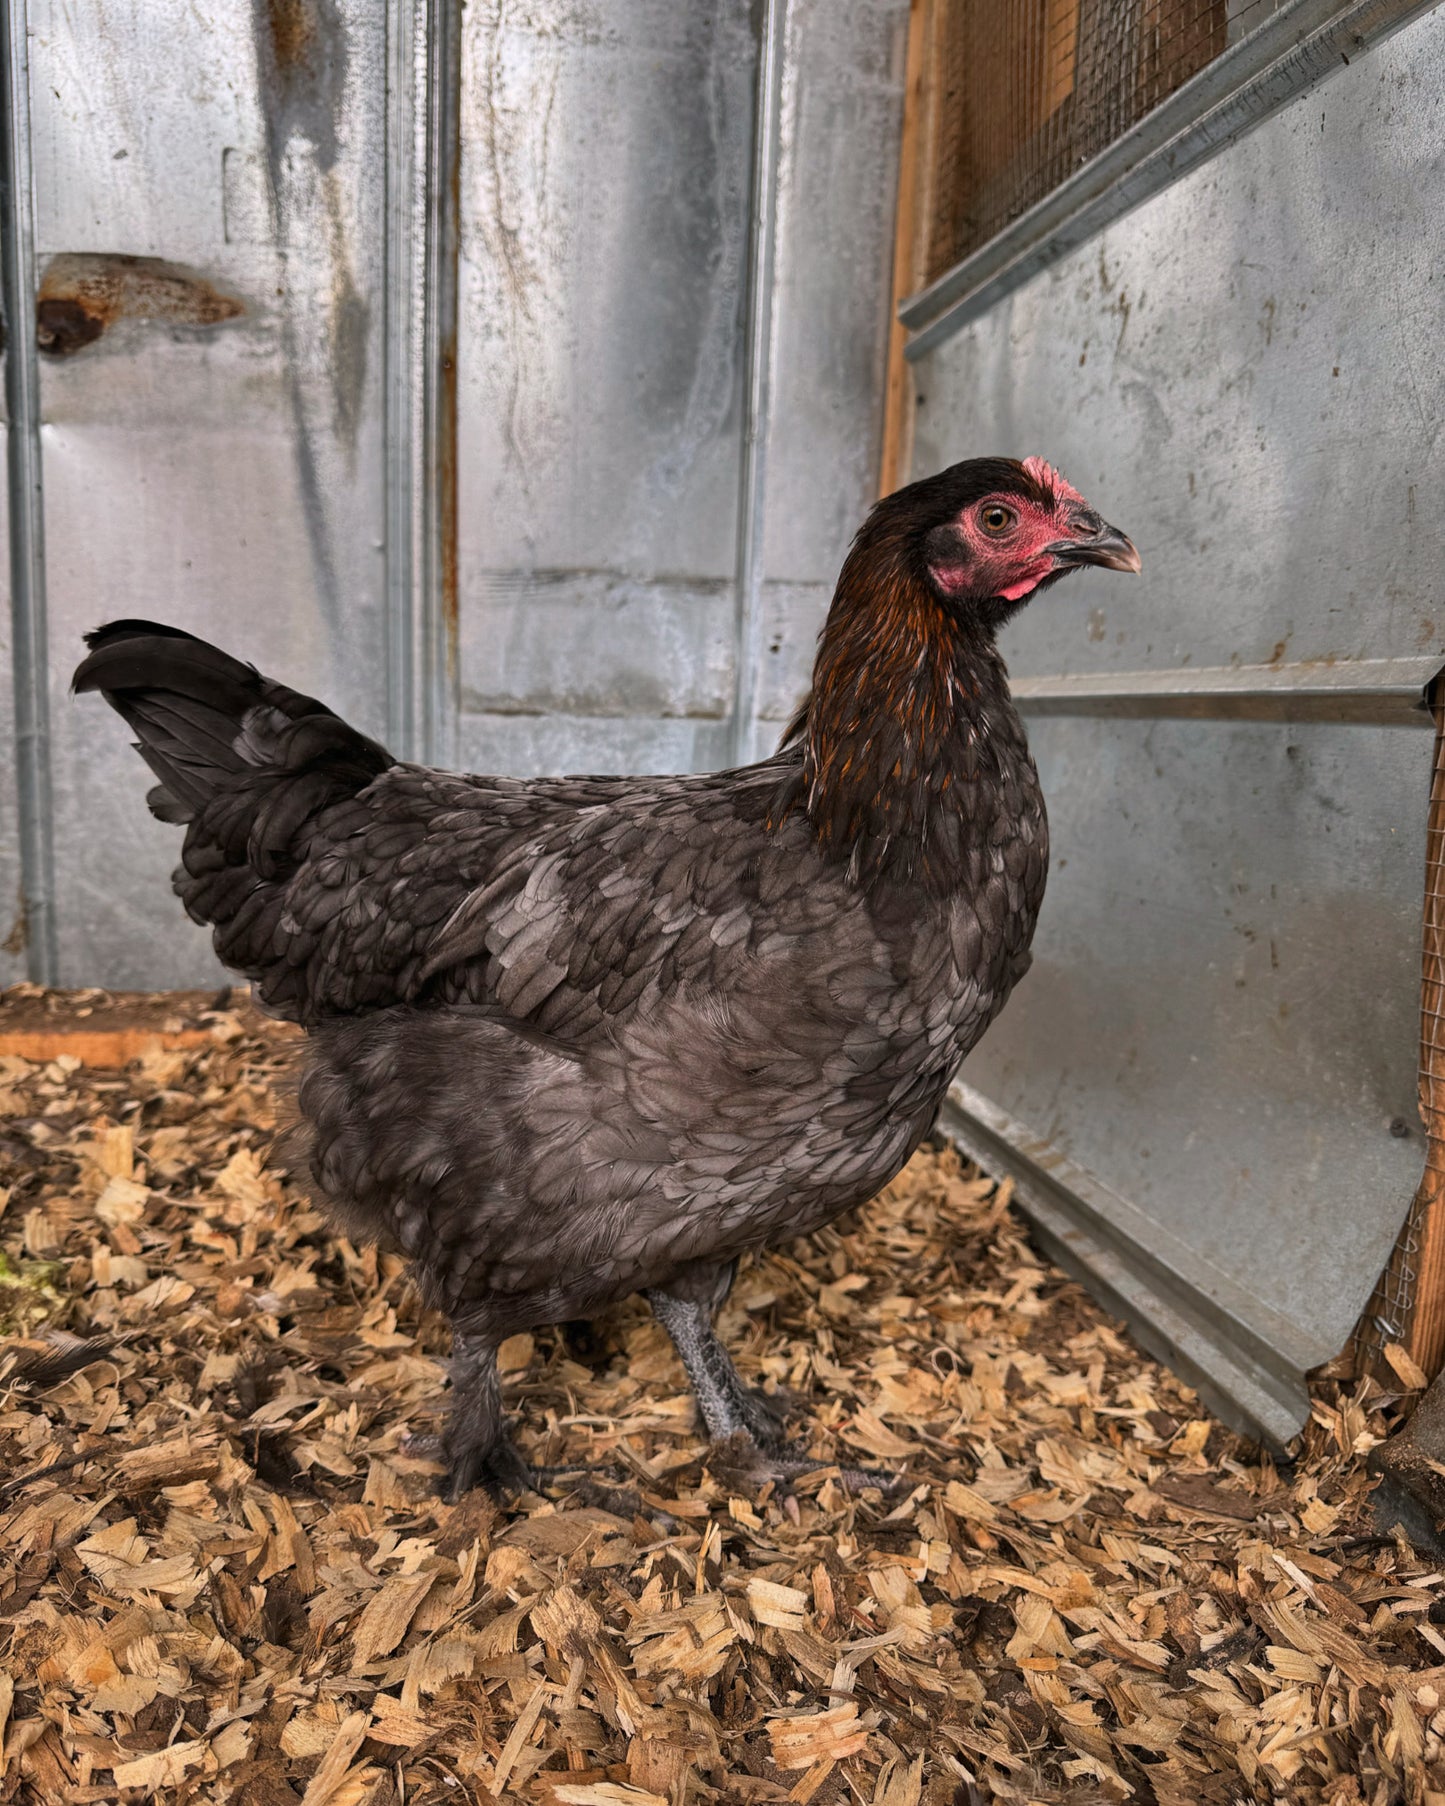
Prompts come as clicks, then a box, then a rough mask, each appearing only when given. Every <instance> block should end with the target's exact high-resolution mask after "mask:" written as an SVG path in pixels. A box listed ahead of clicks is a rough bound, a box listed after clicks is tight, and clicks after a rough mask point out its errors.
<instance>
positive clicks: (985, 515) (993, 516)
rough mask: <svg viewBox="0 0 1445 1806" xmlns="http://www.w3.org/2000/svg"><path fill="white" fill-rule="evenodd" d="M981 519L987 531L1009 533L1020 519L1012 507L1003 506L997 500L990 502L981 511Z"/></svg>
mask: <svg viewBox="0 0 1445 1806" xmlns="http://www.w3.org/2000/svg"><path fill="white" fill-rule="evenodd" d="M978 518H979V520H980V522H981V523H982V525H983V530H984V532H985V533H1007V532H1008V530H1009V528H1010V527H1011V526H1012V525H1013V524H1014V522H1015V521H1016V520H1017V519H1018V516H1017V515H1016V514H1015V513H1014V511H1013V509H1012V508H1001V507H1000V506H999V505H998V503H997V502H994V503H992V504H990V506H989V507H987V508H984V509H982V510H981V511H980V513H979V517H978Z"/></svg>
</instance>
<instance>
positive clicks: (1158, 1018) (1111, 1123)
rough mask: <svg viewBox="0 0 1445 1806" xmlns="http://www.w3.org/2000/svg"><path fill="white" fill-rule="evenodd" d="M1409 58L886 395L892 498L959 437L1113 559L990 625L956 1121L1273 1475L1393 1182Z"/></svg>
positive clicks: (1408, 1095)
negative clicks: (988, 721) (1015, 695)
mask: <svg viewBox="0 0 1445 1806" xmlns="http://www.w3.org/2000/svg"><path fill="white" fill-rule="evenodd" d="M1442 59H1445V13H1442V12H1439V11H1436V12H1432V13H1430V14H1429V15H1427V16H1425V17H1422V18H1419V19H1417V20H1416V21H1415V22H1414V23H1412V24H1409V25H1407V26H1406V27H1405V28H1404V29H1403V30H1401V31H1400V32H1399V33H1398V35H1397V36H1395V37H1393V38H1391V39H1390V40H1389V41H1388V42H1384V43H1380V44H1378V45H1376V46H1375V47H1374V48H1373V49H1371V50H1369V51H1368V52H1366V53H1364V54H1358V55H1355V56H1354V57H1352V59H1351V61H1350V64H1349V66H1348V67H1341V68H1340V73H1339V74H1338V75H1335V76H1333V77H1332V79H1330V80H1329V81H1328V82H1327V83H1325V84H1324V85H1322V86H1318V87H1311V88H1309V89H1308V90H1307V91H1306V92H1304V93H1303V94H1302V95H1301V96H1300V97H1299V98H1298V99H1296V100H1295V101H1294V102H1293V104H1292V105H1290V106H1289V107H1288V109H1287V110H1285V111H1283V112H1280V113H1278V114H1277V115H1276V116H1275V117H1274V118H1273V119H1271V120H1269V121H1267V122H1266V123H1265V124H1263V125H1261V126H1259V127H1258V129H1257V130H1255V131H1254V132H1253V133H1252V134H1250V135H1249V136H1247V137H1244V138H1242V139H1241V140H1239V141H1238V142H1237V143H1235V144H1233V145H1231V146H1230V147H1229V148H1227V149H1226V150H1224V151H1222V152H1220V153H1219V154H1217V155H1216V156H1214V158H1213V159H1212V160H1211V161H1209V162H1207V163H1206V164H1204V165H1203V167H1201V168H1198V169H1196V170H1195V171H1194V172H1193V173H1192V174H1191V175H1189V176H1187V177H1186V178H1185V179H1183V180H1182V181H1179V182H1177V183H1175V184H1174V185H1173V186H1171V187H1168V188H1166V189H1165V190H1164V191H1163V192H1162V193H1159V194H1157V195H1156V196H1155V197H1154V198H1153V199H1152V200H1149V201H1147V202H1145V204H1144V205H1143V206H1141V207H1140V208H1138V210H1137V211H1135V212H1133V213H1132V214H1130V215H1129V216H1128V217H1127V218H1125V219H1123V220H1121V221H1119V222H1118V223H1116V224H1113V225H1111V226H1109V227H1108V229H1107V230H1105V231H1104V232H1102V233H1101V234H1099V235H1097V236H1096V237H1094V238H1092V239H1091V240H1090V241H1089V242H1088V243H1087V244H1086V245H1084V246H1082V247H1081V248H1079V249H1077V250H1075V251H1073V252H1072V253H1071V254H1069V255H1067V256H1065V257H1063V258H1062V259H1061V260H1060V261H1058V262H1056V263H1055V264H1054V265H1053V267H1051V268H1050V269H1048V270H1047V271H1046V272H1045V273H1043V274H1039V275H1036V276H1034V277H1032V278H1031V279H1030V280H1029V281H1027V282H1026V283H1025V284H1024V285H1023V286H1021V287H1018V288H1017V289H1015V290H1014V291H1013V292H1012V293H1011V294H1010V295H1009V296H1008V297H1007V298H1006V299H1004V300H1002V301H999V302H997V303H996V304H995V305H993V306H991V307H989V308H988V309H987V310H986V311H985V312H984V313H982V315H980V316H979V317H976V318H974V319H973V320H971V321H970V322H969V323H968V324H966V325H964V326H963V327H962V329H961V330H959V331H958V332H957V333H956V334H955V335H954V336H952V337H951V338H948V339H947V340H946V341H945V342H944V343H942V344H940V345H938V346H936V348H934V349H933V350H931V351H929V352H928V353H927V354H926V355H924V356H923V357H921V358H920V359H918V361H917V362H916V363H915V364H914V365H913V376H914V379H915V382H916V388H917V394H918V403H919V406H918V415H917V439H916V468H917V470H918V472H919V473H922V472H924V471H928V470H933V469H936V468H938V467H939V466H941V465H945V464H947V463H949V462H951V461H952V460H953V459H955V458H957V457H960V456H963V455H965V454H966V453H967V452H969V451H971V450H973V449H975V448H976V447H977V445H978V441H979V436H980V431H981V430H986V432H987V436H988V438H989V440H990V442H991V444H993V445H995V446H996V447H997V448H998V449H1000V450H1003V451H1008V452H1014V453H1018V454H1024V453H1028V452H1041V453H1044V454H1045V455H1047V456H1048V457H1050V458H1052V459H1054V460H1055V461H1057V462H1058V463H1059V465H1060V466H1061V467H1062V468H1063V469H1064V470H1065V471H1066V472H1067V474H1068V476H1069V477H1070V479H1071V480H1072V481H1073V482H1075V483H1076V484H1077V485H1078V486H1079V487H1080V488H1081V489H1082V490H1083V492H1084V493H1085V494H1086V495H1088V496H1089V497H1090V499H1091V500H1092V501H1094V502H1095V503H1097V505H1098V506H1099V507H1100V508H1101V509H1102V510H1103V511H1104V512H1105V514H1106V515H1107V517H1108V518H1109V519H1111V520H1115V521H1117V522H1119V523H1120V524H1121V525H1122V526H1123V527H1124V528H1125V529H1127V530H1128V531H1129V532H1130V533H1131V534H1133V535H1134V536H1135V538H1136V540H1137V542H1138V544H1139V547H1140V550H1141V552H1142V554H1143V558H1144V576H1143V580H1142V583H1141V584H1140V585H1138V586H1135V587H1134V588H1132V589H1131V590H1130V592H1129V593H1128V594H1127V595H1126V594H1124V593H1123V590H1122V589H1121V587H1120V586H1119V585H1118V584H1117V582H1115V583H1112V584H1111V583H1109V582H1108V581H1107V580H1105V579H1102V578H1097V577H1094V576H1090V577H1087V578H1083V579H1072V580H1071V581H1070V583H1069V584H1068V585H1067V586H1065V587H1064V588H1062V589H1060V590H1059V591H1057V592H1054V593H1051V594H1050V595H1049V596H1047V597H1046V598H1044V599H1043V600H1042V601H1041V602H1040V603H1038V604H1036V605H1035V606H1034V607H1032V608H1030V609H1028V610H1026V611H1025V613H1024V614H1023V615H1022V616H1021V617H1020V619H1019V621H1018V623H1017V624H1016V625H1015V626H1013V627H1011V628H1010V629H1009V632H1008V636H1007V645H1006V652H1007V655H1008V658H1009V661H1010V665H1011V668H1012V670H1013V672H1014V674H1015V678H1016V679H1017V680H1019V681H1018V684H1017V687H1018V688H1019V689H1020V690H1021V691H1023V692H1024V693H1025V695H1026V699H1027V700H1026V707H1027V708H1028V710H1029V712H1030V717H1031V718H1030V722H1029V731H1030V738H1031V741H1032V743H1033V745H1034V749H1035V752H1036V755H1037V758H1038V761H1039V765H1040V769H1041V773H1042V776H1043V782H1044V789H1045V793H1046V795H1047V797H1048V801H1049V813H1050V817H1051V821H1052V824H1053V831H1054V845H1055V852H1054V862H1053V871H1052V875H1051V878H1050V886H1049V895H1048V898H1047V901H1046V904H1045V907H1044V911H1043V917H1042V922H1041V926H1040V930H1039V936H1038V940H1037V943H1036V947H1035V964H1034V968H1033V971H1032V973H1031V974H1030V976H1029V978H1028V980H1027V982H1026V983H1025V984H1024V985H1023V986H1022V987H1021V989H1020V991H1019V993H1018V995H1017V997H1016V998H1015V1000H1014V1001H1013V1002H1012V1003H1011V1005H1010V1007H1009V1010H1008V1011H1007V1012H1006V1013H1005V1015H1004V1016H1003V1018H1002V1019H1001V1020H1000V1022H999V1023H998V1025H997V1026H996V1027H995V1028H994V1030H993V1031H992V1033H991V1034H990V1036H989V1038H988V1039H987V1041H986V1042H985V1043H984V1044H983V1046H982V1047H981V1048H980V1049H979V1050H978V1052H977V1053H975V1054H974V1055H973V1056H972V1057H971V1058H970V1059H969V1060H968V1062H967V1063H966V1065H965V1068H964V1071H963V1075H962V1079H963V1085H962V1088H961V1090H960V1091H959V1094H958V1096H959V1102H960V1105H961V1114H960V1116H959V1117H958V1118H957V1119H956V1120H957V1122H958V1125H959V1127H960V1129H961V1131H962V1133H963V1134H964V1137H965V1139H967V1140H969V1141H971V1142H972V1144H973V1145H975V1146H976V1147H978V1148H980V1149H982V1150H984V1151H985V1152H986V1153H987V1154H988V1156H989V1157H990V1158H991V1159H992V1160H993V1161H994V1162H995V1164H1002V1165H1003V1166H1005V1167H1011V1168H1012V1169H1013V1170H1015V1171H1017V1172H1018V1173H1019V1175H1020V1177H1021V1179H1022V1180H1023V1181H1024V1185H1025V1189H1026V1191H1027V1192H1028V1195H1029V1199H1030V1207H1031V1208H1032V1209H1033V1210H1034V1213H1035V1215H1036V1218H1037V1220H1038V1221H1039V1222H1040V1223H1041V1225H1042V1226H1043V1227H1044V1228H1045V1230H1046V1231H1047V1232H1048V1233H1049V1234H1050V1235H1051V1236H1052V1237H1053V1238H1054V1240H1055V1242H1056V1245H1058V1246H1060V1247H1061V1248H1062V1249H1064V1250H1065V1251H1066V1252H1068V1253H1070V1254H1071V1255H1072V1257H1073V1258H1074V1260H1075V1261H1076V1262H1077V1263H1078V1264H1079V1265H1081V1266H1082V1267H1083V1268H1084V1269H1085V1270H1086V1271H1087V1272H1088V1273H1089V1275H1090V1277H1091V1280H1092V1281H1093V1283H1094V1284H1095V1285H1096V1286H1098V1287H1099V1288H1100V1289H1102V1290H1103V1291H1104V1292H1105V1293H1106V1294H1109V1295H1111V1296H1112V1297H1113V1298H1114V1299H1115V1300H1116V1302H1118V1303H1119V1305H1120V1308H1121V1309H1125V1310H1128V1311H1129V1312H1131V1313H1132V1314H1133V1315H1134V1317H1135V1320H1136V1322H1138V1323H1139V1325H1140V1326H1141V1328H1142V1329H1143V1330H1144V1332H1145V1333H1146V1335H1148V1336H1149V1337H1150V1338H1151V1339H1152V1340H1153V1341H1154V1343H1155V1345H1156V1346H1158V1347H1160V1348H1162V1349H1163V1350H1164V1351H1165V1352H1167V1353H1168V1354H1169V1355H1170V1356H1171V1357H1172V1358H1174V1359H1176V1360H1178V1361H1180V1362H1182V1364H1183V1365H1185V1366H1186V1368H1188V1369H1190V1370H1191V1371H1193V1372H1194V1373H1195V1374H1197V1375H1198V1376H1200V1377H1201V1378H1202V1379H1203V1380H1205V1381H1206V1382H1207V1383H1208V1384H1209V1385H1210V1386H1211V1387H1212V1389H1213V1392H1214V1395H1215V1396H1216V1397H1217V1398H1222V1399H1223V1401H1224V1403H1225V1405H1226V1408H1227V1409H1228V1410H1229V1411H1230V1412H1231V1414H1232V1415H1233V1416H1234V1417H1235V1418H1236V1419H1237V1420H1239V1421H1242V1422H1245V1423H1248V1424H1251V1425H1253V1426H1254V1427H1256V1428H1258V1429H1262V1430H1264V1431H1266V1432H1267V1433H1269V1434H1271V1435H1274V1436H1276V1437H1280V1438H1283V1437H1286V1436H1288V1435H1289V1434H1290V1433H1291V1432H1292V1431H1293V1429H1294V1428H1295V1427H1297V1426H1298V1424H1299V1423H1300V1422H1302V1420H1303V1417H1304V1415H1305V1412H1306V1410H1307V1400H1306V1395H1305V1390H1304V1384H1303V1375H1304V1372H1305V1371H1306V1370H1307V1369H1308V1368H1309V1367H1311V1366H1312V1365H1314V1364H1315V1363H1317V1362H1320V1361H1324V1360H1326V1359H1328V1358H1329V1357H1331V1356H1333V1355H1334V1354H1335V1353H1336V1352H1337V1351H1338V1350H1339V1349H1340V1348H1341V1346H1342V1345H1343V1344H1344V1343H1345V1342H1346V1340H1347V1339H1348V1337H1349V1334H1350V1331H1351V1328H1352V1327H1353V1325H1354V1322H1355V1319H1356V1317H1357V1316H1358V1314H1359V1312H1360V1311H1361V1310H1362V1308H1363V1307H1364V1305H1365V1303H1366V1300H1367V1299H1368V1297H1369V1293H1370V1288H1371V1286H1372V1284H1373V1283H1374V1280H1375V1278H1376V1276H1377V1275H1378V1273H1379V1272H1380V1270H1381V1268H1382V1266H1383V1265H1384V1263H1385V1261H1386V1259H1387V1257H1388V1255H1389V1252H1390V1249H1391V1246H1392V1244H1393V1242H1394V1239H1395V1236H1396V1233H1397V1232H1398V1230H1399V1228H1400V1226H1401V1223H1402V1221H1403V1220H1404V1216H1405V1212H1406V1208H1407V1205H1408V1203H1409V1200H1410V1197H1411V1193H1412V1191H1413V1190H1414V1187H1415V1184H1416V1181H1417V1180H1418V1178H1419V1175H1420V1170H1421V1164H1422V1157H1423V1144H1422V1133H1421V1124H1420V1118H1419V1114H1418V1111H1417V1108H1416V1095H1415V1094H1416V1070H1417V1060H1418V1054H1419V1046H1420V1031H1419V1009H1420V919H1421V904H1422V897H1423V885H1424V852H1425V825H1426V810H1427V803H1428V796H1429V781H1430V772H1431V762H1432V735H1431V733H1430V731H1429V730H1430V719H1429V716H1428V715H1426V714H1424V713H1421V712H1419V711H1418V710H1417V711H1414V712H1413V713H1412V711H1411V709H1410V707H1409V703H1410V702H1411V700H1416V701H1418V698H1419V696H1420V693H1421V690H1422V688H1423V685H1424V683H1425V682H1426V680H1427V679H1428V678H1429V676H1430V675H1431V673H1432V672H1433V671H1434V670H1435V669H1436V668H1437V667H1438V666H1439V665H1440V664H1441V662H1442V660H1445V613H1442V606H1441V595H1440V586H1441V576H1440V573H1441V571H1442V569H1445V516H1442V512H1441V508H1440V505H1439V498H1440V495H1441V493H1442V488H1445V450H1442V446H1441V441H1440V430H1439V429H1440V398H1441V394H1442V386H1445V341H1442V337H1441V334H1440V332H1439V330H1438V326H1439V318H1440V298H1439V293H1438V289H1439V281H1438V269H1437V264H1438V257H1437V255H1436V248H1435V242H1434V241H1435V236H1436V235H1435V233H1434V231H1433V228H1432V227H1431V226H1430V225H1429V223H1428V222H1430V221H1431V220H1433V219H1434V218H1435V216H1436V215H1437V214H1438V213H1439V211H1440V208H1441V206H1442V204H1445V158H1442V155H1441V145H1442V144H1445V91H1442V88H1441V84H1440V81H1439V70H1440V68H1441V67H1442ZM1191 716H1192V717H1195V718H1193V719H1190V718H1185V717H1191ZM1385 721H1393V722H1395V723H1397V725H1389V726H1386V725H1374V723H1382V722H1385ZM1410 722H1413V723H1414V724H1415V725H1400V724H1408V723H1410Z"/></svg>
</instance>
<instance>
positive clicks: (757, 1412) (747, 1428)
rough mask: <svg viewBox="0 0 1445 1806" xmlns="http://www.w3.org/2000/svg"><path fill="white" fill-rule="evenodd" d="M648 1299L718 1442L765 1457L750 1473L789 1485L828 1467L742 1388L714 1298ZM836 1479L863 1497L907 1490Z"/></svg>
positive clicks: (867, 1472)
mask: <svg viewBox="0 0 1445 1806" xmlns="http://www.w3.org/2000/svg"><path fill="white" fill-rule="evenodd" d="M731 1279H732V1270H731V1268H729V1269H728V1270H727V1274H726V1279H725V1281H724V1282H723V1283H722V1284H721V1286H720V1294H721V1296H722V1297H726V1295H727V1286H728V1284H729V1283H730V1282H731ZM646 1298H647V1302H648V1303H649V1304H650V1305H651V1306H652V1310H653V1315H654V1316H655V1317H656V1318H657V1320H658V1322H659V1323H660V1324H661V1325H662V1327H663V1328H664V1329H665V1330H666V1331H667V1333H668V1335H669V1336H671V1337H672V1342H673V1346H674V1347H675V1348H676V1349H677V1352H678V1354H679V1355H680V1356H681V1357H682V1364H683V1366H684V1367H685V1368H686V1369H687V1377H688V1379H689V1380H691V1382H692V1389H693V1391H694V1392H695V1393H696V1394H697V1402H698V1407H699V1409H700V1410H701V1412H702V1420H703V1422H704V1423H705V1424H706V1425H707V1431H708V1435H709V1436H711V1437H712V1439H713V1441H714V1442H723V1441H726V1439H727V1438H728V1437H730V1436H736V1435H738V1434H739V1432H741V1433H742V1434H743V1435H744V1436H746V1437H747V1438H748V1440H749V1441H750V1442H751V1443H752V1444H753V1445H754V1447H755V1448H756V1449H757V1450H758V1451H759V1456H760V1458H759V1459H758V1460H756V1461H749V1462H748V1463H747V1464H746V1465H747V1469H748V1471H749V1472H750V1473H752V1474H753V1475H754V1476H760V1477H766V1478H770V1479H773V1480H777V1481H780V1482H781V1483H782V1484H784V1485H786V1484H787V1482H788V1481H789V1480H796V1479H797V1478H799V1476H800V1475H802V1474H806V1473H811V1472H813V1471H815V1470H816V1469H817V1468H819V1467H821V1466H823V1465H825V1464H824V1463H823V1462H820V1461H815V1460H814V1459H813V1457H812V1456H810V1455H809V1454H808V1453H807V1451H806V1450H805V1449H804V1448H803V1447H802V1446H801V1445H800V1444H797V1443H792V1442H789V1441H787V1440H786V1438H785V1437H784V1436H783V1434H782V1430H781V1427H780V1425H779V1424H778V1421H777V1419H776V1418H775V1417H774V1416H773V1414H772V1412H771V1411H770V1410H769V1409H768V1407H767V1404H766V1403H765V1402H764V1400H763V1398H762V1397H761V1395H760V1394H759V1393H756V1392H754V1391H753V1390H752V1389H751V1388H750V1387H748V1386H745V1385H744V1384H743V1381H742V1376H741V1375H740V1374H739V1373H738V1370H737V1368H736V1367H734V1366H733V1364H732V1360H731V1359H730V1357H729V1355H728V1351H727V1350H726V1349H725V1348H724V1347H723V1345H722V1343H721V1342H719V1341H718V1338H717V1332H716V1331H715V1330H714V1329H713V1326H712V1313H713V1310H714V1309H715V1308H716V1305H715V1302H714V1300H713V1299H712V1298H706V1299H698V1298H687V1297H679V1296H678V1295H677V1294H676V1293H675V1292H663V1291H659V1290H656V1289H654V1290H653V1291H650V1292H648V1293H647V1294H646ZM837 1473H838V1479H839V1482H840V1483H841V1484H842V1485H843V1486H844V1487H846V1488H847V1489H848V1491H850V1492H862V1491H864V1490H866V1489H867V1488H868V1487H870V1486H876V1487H878V1488H880V1489H881V1490H882V1491H883V1492H884V1493H889V1492H894V1491H896V1490H897V1489H898V1487H899V1486H900V1485H901V1484H902V1482H901V1481H900V1480H899V1478H898V1477H897V1476H895V1475H892V1474H880V1473H874V1472H873V1471H872V1470H871V1469H869V1468H866V1467H840V1468H839V1469H838V1470H837Z"/></svg>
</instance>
